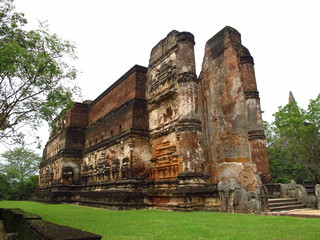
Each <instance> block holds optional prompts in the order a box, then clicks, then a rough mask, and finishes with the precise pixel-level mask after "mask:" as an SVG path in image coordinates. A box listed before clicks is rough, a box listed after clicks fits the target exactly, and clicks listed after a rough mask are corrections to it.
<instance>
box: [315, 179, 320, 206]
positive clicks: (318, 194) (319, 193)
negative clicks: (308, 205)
mask: <svg viewBox="0 0 320 240" xmlns="http://www.w3.org/2000/svg"><path fill="white" fill-rule="evenodd" d="M315 193H316V197H317V208H318V209H320V184H317V185H316V186H315Z"/></svg>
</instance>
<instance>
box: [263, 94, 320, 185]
mask: <svg viewBox="0 0 320 240" xmlns="http://www.w3.org/2000/svg"><path fill="white" fill-rule="evenodd" d="M274 116H275V121H274V122H273V123H272V124H266V126H265V128H266V136H267V143H268V155H269V161H270V169H271V174H272V176H273V178H274V180H275V181H278V182H287V181H289V180H296V181H297V182H302V181H314V182H317V183H320V95H319V96H318V97H317V98H316V99H314V100H310V103H309V106H308V108H307V110H305V109H302V108H300V107H299V106H298V104H297V102H295V101H293V102H291V103H289V104H288V105H286V106H285V107H280V108H279V111H278V112H277V113H275V114H274ZM290 178H291V179H290Z"/></svg>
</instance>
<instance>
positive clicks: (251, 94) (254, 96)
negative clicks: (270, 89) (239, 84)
mask: <svg viewBox="0 0 320 240" xmlns="http://www.w3.org/2000/svg"><path fill="white" fill-rule="evenodd" d="M244 97H245V99H246V100H248V99H260V97H259V92H258V91H245V92H244Z"/></svg>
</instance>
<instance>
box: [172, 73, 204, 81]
mask: <svg viewBox="0 0 320 240" xmlns="http://www.w3.org/2000/svg"><path fill="white" fill-rule="evenodd" d="M177 82H178V83H182V82H195V83H199V79H198V78H197V75H196V74H194V73H180V74H178V76H177Z"/></svg>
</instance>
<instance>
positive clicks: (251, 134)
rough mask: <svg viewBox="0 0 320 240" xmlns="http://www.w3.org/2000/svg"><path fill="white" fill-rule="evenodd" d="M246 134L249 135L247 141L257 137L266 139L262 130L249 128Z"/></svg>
mask: <svg viewBox="0 0 320 240" xmlns="http://www.w3.org/2000/svg"><path fill="white" fill-rule="evenodd" d="M248 135H249V141H253V140H257V139H261V140H264V139H266V136H265V134H264V131H263V130H250V131H248Z"/></svg>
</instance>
